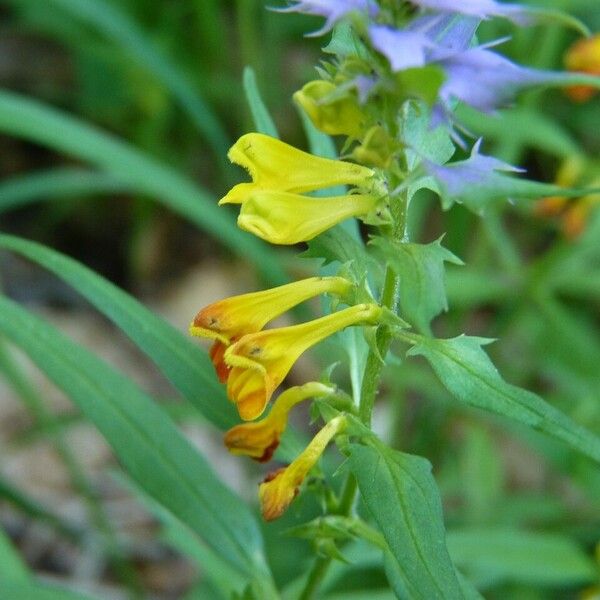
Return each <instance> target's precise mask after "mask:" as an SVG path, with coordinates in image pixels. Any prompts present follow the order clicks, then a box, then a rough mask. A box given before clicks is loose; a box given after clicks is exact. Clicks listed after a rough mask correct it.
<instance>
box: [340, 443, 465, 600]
mask: <svg viewBox="0 0 600 600" xmlns="http://www.w3.org/2000/svg"><path fill="white" fill-rule="evenodd" d="M370 441H371V445H369V446H362V445H358V444H351V445H350V447H349V448H350V459H349V461H350V468H351V470H352V472H353V473H354V475H355V476H356V479H357V480H358V487H359V490H360V493H361V497H362V499H363V501H364V502H365V504H366V505H367V507H368V508H369V511H370V512H371V514H372V515H373V518H374V519H375V521H376V522H377V525H378V526H379V529H380V531H381V533H382V534H383V536H384V537H385V540H386V542H387V543H388V546H389V548H390V552H391V555H390V556H389V557H388V560H393V562H394V564H393V570H394V572H395V573H396V574H400V577H394V578H393V580H392V581H390V583H392V584H393V585H394V592H395V593H396V595H397V596H398V598H402V599H406V600H419V599H421V598H422V599H423V600H434V599H442V598H448V599H452V600H457V599H459V598H464V597H465V596H464V594H463V592H462V590H461V586H460V583H459V581H458V578H457V575H456V572H455V569H454V566H453V565H452V562H451V561H450V556H449V555H448V550H447V549H446V541H445V535H446V534H445V531H444V521H443V516H442V505H441V501H440V496H439V492H438V490H437V487H436V484H435V481H434V479H433V476H432V475H431V464H430V463H429V462H428V461H427V460H425V459H424V458H421V457H418V456H411V455H409V454H402V453H400V452H397V451H395V450H391V449H390V448H388V447H386V446H385V445H383V444H382V443H380V442H378V441H375V440H370Z"/></svg>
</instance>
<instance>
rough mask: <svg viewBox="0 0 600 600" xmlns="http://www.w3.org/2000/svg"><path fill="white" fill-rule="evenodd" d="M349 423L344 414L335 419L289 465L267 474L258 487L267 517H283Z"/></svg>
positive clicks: (271, 518) (270, 519)
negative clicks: (301, 486)
mask: <svg viewBox="0 0 600 600" xmlns="http://www.w3.org/2000/svg"><path fill="white" fill-rule="evenodd" d="M345 426H346V418H345V417H344V416H339V417H335V418H334V419H331V421H329V423H327V425H325V427H323V429H321V431H319V433H317V435H316V436H315V437H314V438H313V439H312V441H311V442H310V444H309V445H308V446H307V447H306V449H305V450H304V452H302V454H300V455H299V456H298V458H296V460H294V461H293V462H292V463H291V464H290V465H289V466H287V467H285V468H283V469H278V470H277V471H274V472H273V473H270V474H269V475H267V477H266V479H265V480H264V482H263V483H261V484H260V487H259V488H258V497H259V499H260V505H261V510H262V515H263V517H264V518H265V520H266V521H272V520H273V519H277V518H278V517H280V516H281V515H282V514H283V513H284V512H285V511H286V510H287V507H288V506H289V505H290V503H291V502H292V500H293V499H294V498H295V497H296V496H297V495H298V491H299V490H298V488H299V487H300V484H301V483H302V482H303V481H304V478H305V477H306V476H307V475H308V472H309V471H310V470H311V469H312V468H313V467H314V466H315V464H316V462H317V460H319V457H320V456H321V454H323V451H324V450H325V448H326V447H327V444H329V442H330V441H331V440H332V438H333V437H334V436H336V435H337V434H339V433H341V432H342V431H343V430H344V428H345Z"/></svg>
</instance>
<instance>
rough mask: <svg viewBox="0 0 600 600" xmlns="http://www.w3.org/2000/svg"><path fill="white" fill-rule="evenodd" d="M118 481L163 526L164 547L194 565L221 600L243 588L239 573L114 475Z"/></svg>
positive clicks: (137, 491)
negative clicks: (219, 594)
mask: <svg viewBox="0 0 600 600" xmlns="http://www.w3.org/2000/svg"><path fill="white" fill-rule="evenodd" d="M117 479H118V480H119V482H120V483H121V484H122V485H124V486H125V487H126V488H127V489H128V490H129V491H130V492H131V493H132V494H133V495H134V496H135V497H136V498H137V499H138V500H139V501H140V502H141V503H142V504H143V505H144V506H146V507H147V508H148V510H149V511H150V512H151V513H152V514H153V515H154V516H155V517H156V519H157V520H158V521H159V522H160V523H161V524H162V531H161V538H162V539H163V540H164V541H165V543H166V544H168V545H169V546H171V547H172V548H173V549H174V550H176V551H178V552H180V553H181V554H182V555H183V556H187V557H188V558H189V559H191V560H192V561H193V562H194V563H196V564H197V565H198V567H199V569H200V570H201V572H202V577H203V579H208V580H209V581H210V583H211V586H212V587H214V588H215V589H216V590H219V591H220V592H221V594H222V597H223V598H231V597H232V595H233V594H234V593H238V592H240V591H241V590H242V589H243V588H244V586H245V584H246V581H245V579H244V578H243V577H242V576H241V575H240V573H239V572H238V571H236V570H235V569H232V568H231V567H230V566H229V565H228V564H227V563H226V562H225V561H224V560H223V559H222V558H220V557H219V556H218V555H217V554H215V552H214V551H213V550H212V549H211V548H210V547H209V546H208V545H207V544H205V543H204V542H203V541H202V540H201V539H200V538H199V537H198V536H197V535H195V534H194V532H193V531H191V530H190V529H189V527H187V526H186V525H184V524H183V523H182V522H181V521H180V520H179V519H178V518H177V517H176V516H175V515H174V514H173V513H171V512H170V511H168V510H165V508H164V507H163V506H161V505H160V504H158V502H156V501H154V500H153V499H152V498H150V497H149V496H148V495H147V494H146V493H144V491H143V490H142V489H140V487H139V486H137V485H136V484H135V483H133V482H132V481H131V480H130V479H128V478H127V477H126V476H124V475H121V474H117Z"/></svg>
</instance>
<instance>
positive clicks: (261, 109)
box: [244, 67, 279, 138]
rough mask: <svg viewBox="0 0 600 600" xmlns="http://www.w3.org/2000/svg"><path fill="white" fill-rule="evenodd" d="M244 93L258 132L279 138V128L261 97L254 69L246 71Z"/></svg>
mask: <svg viewBox="0 0 600 600" xmlns="http://www.w3.org/2000/svg"><path fill="white" fill-rule="evenodd" d="M244 92H245V93H246V100H247V102H248V106H249V107H250V112H251V113H252V119H253V121H254V126H255V127H256V131H258V132H260V133H264V134H265V135H270V136H271V137H274V138H279V133H277V127H276V126H275V123H274V122H273V119H272V118H271V115H270V114H269V111H268V109H267V107H266V106H265V103H264V102H263V99H262V97H261V95H260V91H259V89H258V84H257V83H256V75H255V74H254V69H253V68H252V67H246V68H245V69H244Z"/></svg>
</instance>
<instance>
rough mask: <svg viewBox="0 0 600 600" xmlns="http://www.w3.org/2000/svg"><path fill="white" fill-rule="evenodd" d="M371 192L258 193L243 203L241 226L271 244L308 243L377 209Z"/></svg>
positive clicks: (239, 219)
mask: <svg viewBox="0 0 600 600" xmlns="http://www.w3.org/2000/svg"><path fill="white" fill-rule="evenodd" d="M378 203H379V199H378V198H377V197H376V196H372V195H370V194H349V195H346V196H334V197H331V198H310V197H308V196H301V195H299V194H290V193H287V192H270V191H268V192H255V193H253V194H252V195H251V196H249V197H248V199H247V200H246V201H245V202H244V204H242V209H241V210H240V216H239V217H238V225H239V226H240V228H241V229H244V230H246V231H249V232H250V233H253V234H254V235H256V236H258V237H260V238H262V239H263V240H266V241H267V242H270V243H271V244H286V245H289V244H297V243H298V242H307V241H308V240H312V239H313V238H314V237H315V236H317V235H319V234H320V233H322V232H323V231H325V230H327V229H329V228H331V227H333V226H334V225H336V224H337V223H339V222H341V221H344V220H345V219H348V218H350V217H359V216H366V215H369V214H370V213H372V212H374V211H375V210H376V207H377V204H378Z"/></svg>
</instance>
